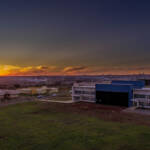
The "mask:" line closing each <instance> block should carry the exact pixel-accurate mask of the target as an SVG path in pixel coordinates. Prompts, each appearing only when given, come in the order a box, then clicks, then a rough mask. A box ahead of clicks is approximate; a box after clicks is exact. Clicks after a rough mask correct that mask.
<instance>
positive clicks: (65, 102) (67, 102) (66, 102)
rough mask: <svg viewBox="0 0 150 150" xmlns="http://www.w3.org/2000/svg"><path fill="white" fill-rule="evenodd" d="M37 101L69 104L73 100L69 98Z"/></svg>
mask: <svg viewBox="0 0 150 150" xmlns="http://www.w3.org/2000/svg"><path fill="white" fill-rule="evenodd" d="M38 101H41V102H50V103H64V104H71V103H74V101H72V100H69V101H54V100H44V99H42V100H38Z"/></svg>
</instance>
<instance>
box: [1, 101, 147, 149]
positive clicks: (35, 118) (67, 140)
mask: <svg viewBox="0 0 150 150" xmlns="http://www.w3.org/2000/svg"><path fill="white" fill-rule="evenodd" d="M49 105H50V107H48V106H47V104H43V103H41V102H28V103H24V104H16V105H12V106H7V107H3V108H0V150H150V127H148V126H142V125H136V124H132V123H118V122H111V121H104V120H102V119H100V118H98V117H96V116H95V117H94V116H91V115H88V114H87V115H86V113H77V112H70V113H68V112H67V111H62V109H57V105H59V104H55V105H53V103H51V104H49ZM66 106H67V107H69V105H68V104H67V105H66Z"/></svg>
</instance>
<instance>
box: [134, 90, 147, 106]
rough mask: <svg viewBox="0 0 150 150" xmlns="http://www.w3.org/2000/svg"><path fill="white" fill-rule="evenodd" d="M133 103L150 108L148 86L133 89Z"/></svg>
mask: <svg viewBox="0 0 150 150" xmlns="http://www.w3.org/2000/svg"><path fill="white" fill-rule="evenodd" d="M133 105H134V106H137V107H142V108H150V88H142V89H135V90H134V91H133Z"/></svg>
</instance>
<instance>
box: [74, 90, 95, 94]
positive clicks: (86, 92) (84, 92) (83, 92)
mask: <svg viewBox="0 0 150 150" xmlns="http://www.w3.org/2000/svg"><path fill="white" fill-rule="evenodd" d="M74 93H75V94H95V91H77V90H76V91H74Z"/></svg>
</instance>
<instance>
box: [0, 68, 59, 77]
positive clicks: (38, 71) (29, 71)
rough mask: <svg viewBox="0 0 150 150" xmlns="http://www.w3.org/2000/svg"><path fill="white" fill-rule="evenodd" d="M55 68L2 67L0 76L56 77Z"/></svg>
mask: <svg viewBox="0 0 150 150" xmlns="http://www.w3.org/2000/svg"><path fill="white" fill-rule="evenodd" d="M56 69H57V68H56V67H55V66H27V67H20V66H12V65H0V75H1V76H5V75H11V76H23V75H55V74H56V73H57V70H56Z"/></svg>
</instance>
